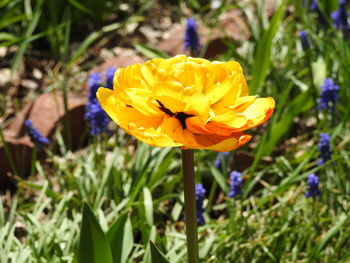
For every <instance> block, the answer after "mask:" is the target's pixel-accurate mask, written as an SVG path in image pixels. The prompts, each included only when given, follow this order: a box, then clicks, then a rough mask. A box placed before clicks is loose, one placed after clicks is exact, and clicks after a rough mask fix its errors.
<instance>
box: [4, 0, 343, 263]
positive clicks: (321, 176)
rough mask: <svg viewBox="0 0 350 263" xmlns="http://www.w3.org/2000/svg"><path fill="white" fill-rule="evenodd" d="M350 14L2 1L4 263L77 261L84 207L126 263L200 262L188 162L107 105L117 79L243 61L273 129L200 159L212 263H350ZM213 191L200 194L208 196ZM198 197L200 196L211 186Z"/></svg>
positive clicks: (193, 4)
mask: <svg viewBox="0 0 350 263" xmlns="http://www.w3.org/2000/svg"><path fill="white" fill-rule="evenodd" d="M349 9H350V3H349V2H348V1H345V0H340V1H338V0H322V1H321V0H319V1H316V0H310V1H308V0H289V1H288V0H239V1H229V0H226V1H225V0H212V1H197V0H188V1H183V0H178V1H160V0H158V1H156V0H154V1H146V0H130V1H107V0H106V1H97V0H85V1H83V0H62V1H48V0H0V190H1V199H2V202H1V204H0V262H18V263H20V262H76V260H77V259H76V247H77V243H78V240H79V238H80V235H81V232H82V230H81V220H82V211H83V210H82V209H83V204H84V203H86V204H89V206H90V207H91V208H92V210H93V212H94V215H95V216H96V219H97V221H98V222H99V225H100V227H101V229H102V231H104V232H106V233H107V235H108V233H109V231H110V229H111V227H112V226H115V222H117V224H118V226H119V228H118V231H119V232H120V233H121V236H122V237H123V238H122V240H123V241H122V242H119V243H118V244H116V246H118V248H121V251H122V252H121V254H120V255H119V256H118V258H117V259H115V260H116V261H115V262H151V259H150V248H149V245H148V244H149V241H150V240H152V241H155V243H157V245H158V247H159V248H160V250H161V251H162V252H163V253H164V254H165V256H166V257H167V258H168V259H169V262H172V263H173V262H185V258H186V255H185V253H186V245H185V234H184V229H183V227H184V221H183V220H184V218H183V186H182V172H181V166H180V151H179V149H171V148H165V149H159V148H153V147H150V146H147V145H145V144H143V143H142V142H137V141H136V140H135V139H134V138H132V137H130V136H129V135H127V134H125V133H124V132H123V131H122V130H121V129H119V128H118V127H117V126H116V125H114V123H112V122H111V121H110V119H109V118H108V116H107V115H106V114H105V113H104V112H103V110H102V109H101V107H100V106H99V104H98V103H97V101H96V98H95V95H94V94H95V92H96V89H97V88H98V87H100V86H105V87H109V88H112V84H111V83H112V79H113V74H114V72H115V70H116V69H117V68H118V67H126V66H128V65H131V64H134V63H143V62H145V61H146V60H147V59H152V58H155V57H162V58H168V57H171V56H175V55H177V54H186V55H190V54H192V55H196V56H198V57H204V58H207V59H209V60H218V61H228V60H236V61H238V62H239V63H240V64H241V65H242V67H243V69H244V72H245V76H246V79H247V82H248V85H249V90H250V94H252V95H255V94H258V95H259V96H261V97H267V96H272V97H273V98H274V99H275V101H276V109H275V112H274V114H273V116H272V117H271V119H270V120H269V121H268V122H267V123H265V124H264V125H262V126H261V127H258V128H256V129H253V130H252V131H250V134H252V135H254V136H253V139H252V140H251V142H249V143H248V144H247V145H245V146H244V147H242V148H240V149H238V150H236V151H233V152H229V153H225V154H217V153H215V152H209V151H203V150H198V151H196V152H195V159H196V160H195V162H196V180H197V182H198V185H200V186H201V187H202V188H203V189H204V190H201V191H199V192H198V193H197V194H198V196H199V197H198V198H199V200H201V202H199V203H197V205H198V206H200V207H199V209H198V207H197V209H198V210H199V211H201V214H200V215H199V219H200V220H199V221H200V224H201V226H200V228H199V234H200V257H201V260H202V262H220V263H221V262H349V260H350V252H349V250H348V249H346V248H347V247H349V245H350V244H349V242H350V227H349V226H350V224H349V223H350V219H349V208H350V197H349V194H350V174H349V166H350V125H349V124H350V122H349V116H350V115H349V114H350V107H349V106H348V101H349V100H350V87H349V86H350V62H349V61H350V45H349V41H350V38H349V37H350V27H349V22H348V11H350V10H349ZM202 188H200V189H202ZM198 189H199V188H198Z"/></svg>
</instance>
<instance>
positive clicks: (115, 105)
mask: <svg viewBox="0 0 350 263" xmlns="http://www.w3.org/2000/svg"><path fill="white" fill-rule="evenodd" d="M113 83H114V88H113V91H111V90H108V89H105V88H100V89H99V90H98V92H97V97H98V100H99V102H100V104H101V106H102V107H103V109H104V110H105V111H106V112H107V113H108V115H109V116H110V117H111V118H112V119H113V120H114V121H115V122H116V123H117V124H118V125H119V126H120V127H121V128H122V129H124V130H125V131H126V132H127V133H129V134H131V135H134V136H135V137H136V138H138V139H140V140H142V141H144V142H146V143H148V144H150V145H154V146H159V147H166V146H174V147H175V146H181V147H183V148H191V149H209V150H214V151H229V150H233V149H236V148H238V147H240V146H242V145H243V144H245V143H246V142H247V141H249V139H250V138H251V136H250V135H246V134H242V133H241V132H242V131H244V130H246V129H249V128H252V127H254V126H257V125H259V124H261V123H263V122H264V121H266V120H267V119H268V118H269V117H270V116H271V114H272V112H273V109H274V106H275V102H274V100H273V99H272V98H256V96H249V95H248V87H247V83H246V81H245V78H244V75H243V70H242V68H241V66H240V65H239V63H237V62H235V61H229V62H218V61H214V62H210V61H208V60H206V59H202V58H191V57H189V58H187V57H186V56H184V55H178V56H175V57H173V58H170V59H162V58H157V59H153V60H150V61H147V62H146V63H145V64H143V65H141V64H135V65H132V66H128V67H127V68H125V69H123V68H119V69H118V70H117V71H116V73H115V75H114V79H113Z"/></svg>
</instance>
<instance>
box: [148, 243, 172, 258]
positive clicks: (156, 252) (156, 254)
mask: <svg viewBox="0 0 350 263" xmlns="http://www.w3.org/2000/svg"><path fill="white" fill-rule="evenodd" d="M150 247H151V257H152V263H169V261H168V260H167V259H166V258H165V256H164V255H163V253H162V252H160V251H159V249H158V248H157V246H156V245H155V244H154V243H153V242H152V241H150Z"/></svg>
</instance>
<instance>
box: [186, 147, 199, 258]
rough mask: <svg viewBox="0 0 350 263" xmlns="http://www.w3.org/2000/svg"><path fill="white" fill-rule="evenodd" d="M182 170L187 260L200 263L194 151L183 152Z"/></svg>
mask: <svg viewBox="0 0 350 263" xmlns="http://www.w3.org/2000/svg"><path fill="white" fill-rule="evenodd" d="M182 170H183V177H184V192H185V221H186V238H187V256H188V257H187V258H188V262H189V263H198V262H199V257H198V233H197V209H196V193H195V178H194V157H193V150H182Z"/></svg>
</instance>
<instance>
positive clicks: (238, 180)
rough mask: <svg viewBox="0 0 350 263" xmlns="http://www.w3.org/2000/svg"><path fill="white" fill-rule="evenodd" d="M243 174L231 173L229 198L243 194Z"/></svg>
mask: <svg viewBox="0 0 350 263" xmlns="http://www.w3.org/2000/svg"><path fill="white" fill-rule="evenodd" d="M242 183H243V179H242V173H240V172H237V171H233V172H231V173H230V193H229V195H228V196H229V197H233V198H235V197H237V195H239V194H240V193H242Z"/></svg>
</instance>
